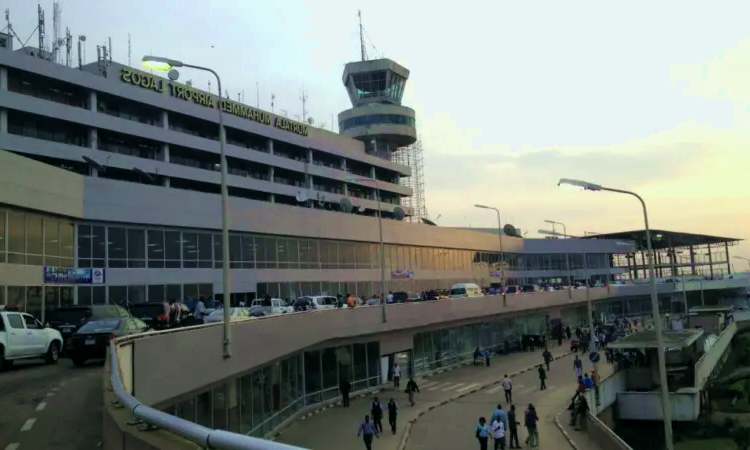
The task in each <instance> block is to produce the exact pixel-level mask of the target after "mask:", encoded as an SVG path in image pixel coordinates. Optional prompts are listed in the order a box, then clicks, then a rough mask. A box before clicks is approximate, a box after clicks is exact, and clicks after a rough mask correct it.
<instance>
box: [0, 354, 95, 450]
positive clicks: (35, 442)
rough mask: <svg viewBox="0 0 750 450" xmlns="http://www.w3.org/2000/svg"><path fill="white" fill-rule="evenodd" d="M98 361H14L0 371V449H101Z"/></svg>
mask: <svg viewBox="0 0 750 450" xmlns="http://www.w3.org/2000/svg"><path fill="white" fill-rule="evenodd" d="M101 373H102V363H97V362H89V363H87V364H86V365H85V366H84V367H74V366H73V363H72V362H71V360H70V359H67V358H60V361H59V363H58V364H57V365H53V366H47V365H45V364H44V363H43V362H41V361H36V360H34V361H23V362H16V363H15V364H14V365H13V366H12V367H11V368H9V369H7V370H4V371H2V372H0V411H2V414H0V450H36V449H40V450H41V449H53V448H54V449H56V450H92V449H96V448H98V447H100V446H101V432H102V409H101V407H102V382H101Z"/></svg>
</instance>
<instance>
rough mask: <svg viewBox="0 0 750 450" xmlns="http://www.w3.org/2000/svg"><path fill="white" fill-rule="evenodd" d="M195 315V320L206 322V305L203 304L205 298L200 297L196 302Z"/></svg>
mask: <svg viewBox="0 0 750 450" xmlns="http://www.w3.org/2000/svg"><path fill="white" fill-rule="evenodd" d="M193 315H194V316H195V320H197V321H198V322H201V323H206V305H204V304H203V300H201V299H200V298H199V299H198V302H197V303H196V304H195V310H194V311H193Z"/></svg>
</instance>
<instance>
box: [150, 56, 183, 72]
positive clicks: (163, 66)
mask: <svg viewBox="0 0 750 450" xmlns="http://www.w3.org/2000/svg"><path fill="white" fill-rule="evenodd" d="M141 63H142V64H143V66H144V67H146V68H149V69H152V70H158V71H161V72H167V71H169V70H171V69H173V68H175V67H182V66H183V64H182V61H177V60H174V59H169V58H162V57H161V56H150V55H146V56H144V57H143V59H141Z"/></svg>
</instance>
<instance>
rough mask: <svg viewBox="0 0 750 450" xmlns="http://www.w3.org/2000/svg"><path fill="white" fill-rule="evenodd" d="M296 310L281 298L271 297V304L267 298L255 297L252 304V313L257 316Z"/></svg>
mask: <svg viewBox="0 0 750 450" xmlns="http://www.w3.org/2000/svg"><path fill="white" fill-rule="evenodd" d="M290 312H294V308H293V307H291V306H289V305H288V304H287V303H286V302H285V301H284V300H282V299H280V298H272V299H270V304H268V301H267V300H266V299H261V298H258V299H255V300H253V303H252V304H251V305H250V315H252V316H255V317H261V316H272V315H275V314H286V313H290Z"/></svg>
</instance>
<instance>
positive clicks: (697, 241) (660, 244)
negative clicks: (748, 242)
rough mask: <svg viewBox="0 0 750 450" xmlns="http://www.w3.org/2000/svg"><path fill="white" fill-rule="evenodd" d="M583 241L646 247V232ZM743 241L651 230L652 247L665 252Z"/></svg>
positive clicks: (597, 235) (627, 232) (632, 232)
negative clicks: (603, 241)
mask: <svg viewBox="0 0 750 450" xmlns="http://www.w3.org/2000/svg"><path fill="white" fill-rule="evenodd" d="M581 239H619V240H624V241H635V242H636V243H637V244H639V245H642V246H643V247H645V246H646V230H633V231H620V232H617V233H605V234H594V235H588V236H584V237H582V238H581ZM741 240H742V239H737V238H730V237H720V236H709V235H706V234H695V233H684V232H682V231H668V230H651V245H652V246H653V248H654V250H664V249H669V248H677V247H689V246H691V245H692V246H700V245H716V244H724V243H727V244H729V245H735V244H736V243H738V242H739V241H741Z"/></svg>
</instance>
